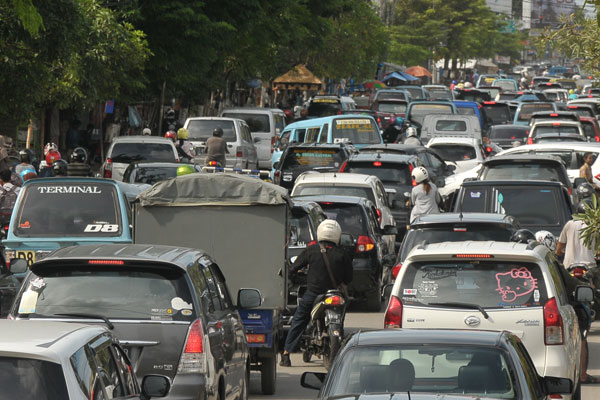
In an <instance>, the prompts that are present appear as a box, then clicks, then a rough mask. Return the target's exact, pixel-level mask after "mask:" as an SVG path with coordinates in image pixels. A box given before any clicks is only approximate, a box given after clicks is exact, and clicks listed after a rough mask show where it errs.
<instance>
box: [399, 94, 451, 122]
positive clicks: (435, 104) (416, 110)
mask: <svg viewBox="0 0 600 400" xmlns="http://www.w3.org/2000/svg"><path fill="white" fill-rule="evenodd" d="M456 113H457V112H456V106H455V105H454V103H451V102H449V101H428V100H423V101H413V102H411V103H410V104H409V105H408V109H407V110H406V119H407V120H408V122H410V123H411V124H412V125H415V126H416V127H417V128H418V129H420V128H421V126H422V125H423V120H424V119H425V117H426V116H427V115H433V114H445V115H448V114H456Z"/></svg>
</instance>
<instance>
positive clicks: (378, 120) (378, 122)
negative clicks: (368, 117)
mask: <svg viewBox="0 0 600 400" xmlns="http://www.w3.org/2000/svg"><path fill="white" fill-rule="evenodd" d="M377 125H379V127H380V128H381V118H379V117H377Z"/></svg>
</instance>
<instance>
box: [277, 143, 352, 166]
mask: <svg viewBox="0 0 600 400" xmlns="http://www.w3.org/2000/svg"><path fill="white" fill-rule="evenodd" d="M344 159H345V157H344V153H343V152H342V151H341V150H340V149H305V148H297V149H289V151H288V153H287V155H286V157H285V159H284V160H283V164H282V166H281V169H282V170H284V169H295V168H303V167H304V168H328V169H329V168H339V167H341V165H342V163H343V162H344Z"/></svg>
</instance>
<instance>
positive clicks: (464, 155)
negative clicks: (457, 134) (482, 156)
mask: <svg viewBox="0 0 600 400" xmlns="http://www.w3.org/2000/svg"><path fill="white" fill-rule="evenodd" d="M431 147H432V148H433V149H434V150H435V151H436V153H438V154H439V155H440V157H442V159H444V160H446V161H454V162H456V161H466V160H473V159H475V158H477V154H476V153H475V148H474V147H473V146H467V145H460V144H444V145H435V146H431Z"/></svg>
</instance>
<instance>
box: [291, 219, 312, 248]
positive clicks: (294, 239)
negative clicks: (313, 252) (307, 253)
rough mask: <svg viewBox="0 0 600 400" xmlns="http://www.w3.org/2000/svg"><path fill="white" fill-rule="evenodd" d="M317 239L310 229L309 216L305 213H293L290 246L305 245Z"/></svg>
mask: <svg viewBox="0 0 600 400" xmlns="http://www.w3.org/2000/svg"><path fill="white" fill-rule="evenodd" d="M313 240H315V238H314V237H313V234H312V232H311V230H310V224H309V217H308V215H307V214H305V213H293V214H292V218H291V219H290V244H289V247H305V246H306V245H308V243H310V242H312V241H313Z"/></svg>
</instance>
